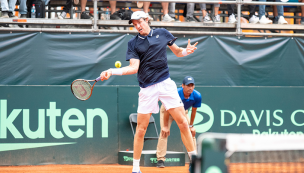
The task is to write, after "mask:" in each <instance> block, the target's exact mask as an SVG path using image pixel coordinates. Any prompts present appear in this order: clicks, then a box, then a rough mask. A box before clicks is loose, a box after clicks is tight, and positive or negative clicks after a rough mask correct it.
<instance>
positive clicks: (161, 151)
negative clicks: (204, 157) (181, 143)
mask: <svg viewBox="0 0 304 173" xmlns="http://www.w3.org/2000/svg"><path fill="white" fill-rule="evenodd" d="M194 87H195V84H194V79H193V78H192V77H191V76H186V77H185V78H184V80H183V84H182V88H178V94H179V96H180V98H181V100H182V102H183V104H184V108H185V115H186V118H187V120H188V123H189V128H190V131H191V134H192V138H193V144H194V148H196V138H195V133H196V132H195V128H194V127H193V122H194V118H195V114H196V109H197V108H198V107H201V102H202V96H201V94H200V93H199V92H198V91H196V90H195V89H194ZM190 107H192V113H191V119H189V117H188V116H187V115H188V110H189V108H190ZM172 121H174V119H173V118H172V116H171V115H170V114H169V112H168V111H166V109H165V107H164V106H163V105H162V106H161V108H160V127H161V134H160V135H159V138H158V144H157V151H156V156H157V167H158V168H164V167H165V163H164V162H165V160H166V157H165V156H166V152H167V141H168V136H169V135H170V127H171V124H172ZM182 140H185V139H184V138H183V137H182Z"/></svg>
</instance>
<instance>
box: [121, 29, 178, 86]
mask: <svg viewBox="0 0 304 173" xmlns="http://www.w3.org/2000/svg"><path fill="white" fill-rule="evenodd" d="M176 39H177V38H175V37H174V36H173V35H172V34H171V33H170V32H169V31H167V30H166V29H163V28H161V29H151V31H150V33H149V35H148V36H142V35H140V34H137V35H136V36H135V37H133V38H132V39H131V40H130V41H129V42H128V50H127V53H126V60H127V61H129V60H130V59H132V58H134V59H139V60H140V64H139V69H138V72H137V79H138V82H139V86H140V87H142V88H146V87H148V86H150V85H154V84H156V83H159V82H162V81H164V80H166V79H168V78H169V77H170V74H169V68H168V63H167V45H169V46H171V45H173V44H174V42H175V40H176Z"/></svg>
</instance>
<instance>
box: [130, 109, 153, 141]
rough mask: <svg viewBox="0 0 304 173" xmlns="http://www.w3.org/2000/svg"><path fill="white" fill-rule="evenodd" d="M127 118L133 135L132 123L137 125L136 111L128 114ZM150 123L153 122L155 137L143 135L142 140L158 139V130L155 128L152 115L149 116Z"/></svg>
mask: <svg viewBox="0 0 304 173" xmlns="http://www.w3.org/2000/svg"><path fill="white" fill-rule="evenodd" d="M129 120H130V125H131V128H132V132H133V136H135V128H134V125H135V126H136V125H137V113H132V114H130V116H129ZM150 124H154V127H155V132H156V136H157V137H144V141H146V140H158V131H157V128H156V124H155V119H154V117H153V115H151V117H150V120H149V125H150Z"/></svg>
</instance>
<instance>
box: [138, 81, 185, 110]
mask: <svg viewBox="0 0 304 173" xmlns="http://www.w3.org/2000/svg"><path fill="white" fill-rule="evenodd" d="M138 95H139V98H138V108H137V113H142V114H149V113H155V114H157V113H158V112H159V105H158V101H159V100H160V101H161V102H162V104H163V105H164V107H165V109H166V110H168V109H171V108H176V107H180V106H184V104H183V102H182V100H181V98H180V97H179V95H178V92H177V87H176V84H175V82H174V81H173V80H171V79H170V78H168V79H166V80H164V81H162V82H160V83H157V84H154V85H151V86H148V87H147V88H140V92H139V93H138Z"/></svg>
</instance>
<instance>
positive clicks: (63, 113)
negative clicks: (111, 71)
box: [0, 86, 118, 165]
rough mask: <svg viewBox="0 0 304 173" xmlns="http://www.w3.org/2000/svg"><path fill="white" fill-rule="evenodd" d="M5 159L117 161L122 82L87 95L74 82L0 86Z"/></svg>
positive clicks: (22, 162) (1, 146)
mask: <svg viewBox="0 0 304 173" xmlns="http://www.w3.org/2000/svg"><path fill="white" fill-rule="evenodd" d="M0 91H1V92H0V152H1V154H0V160H1V162H0V164H1V165H27V164H29V165H35V164H97V163H115V162H117V153H118V138H117V135H116V134H117V87H102V86H98V87H95V88H94V92H93V95H92V97H91V98H90V99H89V100H87V101H80V100H77V99H76V98H75V97H74V96H73V94H72V93H71V90H70V86H1V87H0Z"/></svg>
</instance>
